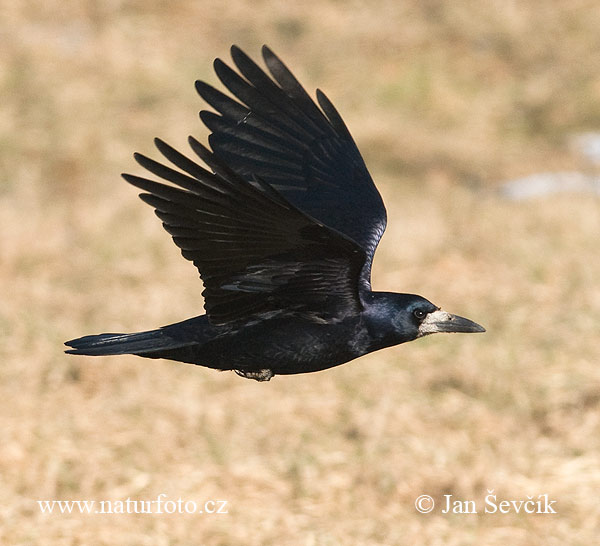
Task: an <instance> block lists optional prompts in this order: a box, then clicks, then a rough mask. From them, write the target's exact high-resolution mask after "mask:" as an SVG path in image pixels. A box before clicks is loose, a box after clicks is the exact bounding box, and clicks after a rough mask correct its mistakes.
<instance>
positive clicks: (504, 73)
mask: <svg viewBox="0 0 600 546" xmlns="http://www.w3.org/2000/svg"><path fill="white" fill-rule="evenodd" d="M599 28H600V7H599V6H598V3H597V2H595V1H583V0H572V1H570V2H561V1H559V0H548V1H547V2H544V3H542V4H541V3H539V2H535V1H533V0H524V1H520V2H517V1H511V0H507V1H504V2H492V1H482V0H480V1H465V2H445V1H443V0H427V1H423V0H403V1H397V0H394V1H392V0H375V1H373V2H368V3H367V2H357V1H347V2H339V1H335V0H319V1H313V0H306V1H303V2H299V3H295V4H293V3H288V4H284V3H282V2H275V1H273V0H253V1H249V0H230V1H228V2H221V1H219V2H217V1H197V2H184V1H168V2H167V1H165V0H145V1H143V2H142V1H137V0H131V1H127V0H122V1H121V0H110V1H106V2H95V1H81V0H77V1H69V0H67V1H64V0H63V1H61V2H58V1H56V0H48V1H46V2H39V1H38V2H36V1H29V2H28V1H25V0H19V1H16V2H14V1H13V2H9V1H8V0H1V1H0V36H1V43H2V47H1V52H0V89H1V97H2V101H1V102H2V104H1V106H0V143H1V144H0V238H1V243H0V248H1V251H0V283H1V285H2V287H3V290H2V293H3V296H2V300H1V301H2V303H1V305H0V375H1V381H0V396H1V399H2V410H1V411H0V483H1V487H0V506H2V508H1V510H0V543H2V544H7V545H8V544H11V545H30V544H49V545H50V544H52V545H79V544H98V545H109V544H110V545H153V546H154V545H165V546H166V545H187V544H207V545H222V546H225V545H232V546H233V545H235V546H237V545H240V544H244V545H246V544H247V545H307V546H321V545H327V546H330V545H396V544H400V545H401V544H431V545H444V546H448V545H471V544H472V545H479V544H487V545H504V544H506V543H507V541H510V543H511V544H512V545H513V546H517V545H538V544H539V545H553V544H557V545H558V544H560V545H563V544H574V545H575V544H581V545H588V544H593V543H596V541H597V537H598V536H599V532H600V504H599V497H598V491H599V490H600V412H599V404H600V366H599V364H600V346H599V343H598V339H599V324H600V288H599V287H598V278H600V258H599V255H598V244H599V240H600V239H599V235H600V202H599V198H598V194H599V193H600V189H599V187H600V185H599V183H598V177H599V176H600V165H599V163H598V161H599V159H598V133H597V132H598V131H600V70H599V67H600V33H599V32H598V29H599ZM232 43H236V44H238V45H240V46H241V47H242V48H244V49H245V50H246V51H247V52H248V53H250V54H251V55H252V56H254V57H255V58H258V56H259V52H260V46H261V45H262V44H263V43H267V44H269V45H270V47H271V48H272V49H273V50H274V51H275V52H277V53H278V54H279V55H280V56H281V57H282V58H283V59H284V61H285V62H286V63H287V64H288V66H289V67H290V68H291V69H292V70H293V71H294V72H295V74H296V75H297V76H298V77H299V79H300V80H301V81H302V83H303V84H304V85H305V87H306V88H307V90H308V91H309V92H310V94H311V95H314V89H315V88H316V87H319V88H321V89H323V90H324V91H325V92H326V93H327V94H328V96H329V97H330V98H331V99H332V101H333V102H334V104H335V105H336V106H337V108H338V109H339V110H340V112H341V113H342V115H343V117H344V119H345V120H346V122H347V124H348V126H349V128H350V130H351V131H352V133H353V135H354V137H355V139H356V141H357V143H358V145H359V148H360V149H361V151H362V153H363V155H364V157H365V160H366V162H367V165H368V166H369V169H370V171H371V174H372V175H373V178H374V179H375V180H376V182H377V184H378V187H379V189H380V191H381V193H382V195H383V197H384V200H385V202H386V206H387V209H388V216H389V227H388V230H387V232H386V235H385V236H384V238H383V241H382V243H381V245H380V249H379V251H378V254H377V256H376V260H375V270H374V287H375V289H377V290H394V291H401V292H413V293H418V294H422V295H423V296H425V297H427V298H428V299H430V300H432V301H434V302H435V303H436V304H438V305H441V306H442V307H443V308H444V309H446V310H449V311H451V312H455V313H458V314H461V315H464V316H468V317H470V318H472V319H474V320H476V321H477V322H480V323H481V324H483V325H485V326H486V327H487V329H488V332H487V333H486V334H484V335H477V336H432V337H431V338H426V339H423V340H419V341H417V342H414V343H411V344H408V345H404V346H400V347H396V348H393V349H388V350H385V351H382V352H378V353H375V354H372V355H369V356H367V357H364V358H362V359H360V360H357V361H354V362H352V363H350V364H347V365H345V366H342V367H339V368H335V369H332V370H328V371H324V372H320V373H316V374H309V375H305V376H295V377H276V378H275V379H274V380H272V381H270V382H269V383H264V384H260V383H256V382H254V381H247V380H244V379H241V378H239V377H237V376H236V375H235V374H233V373H217V372H215V371H212V370H207V369H203V368H199V367H194V366H189V365H183V364H176V363H172V362H165V361H150V360H142V359H139V358H136V357H113V358H103V359H93V358H84V357H80V358H76V357H71V356H66V355H64V354H63V352H62V351H63V346H62V343H63V341H64V340H67V339H71V338H74V337H78V336H81V335H84V334H88V333H98V332H111V331H136V330H143V329H148V328H154V327H157V326H159V325H162V324H168V323H170V322H175V321H178V320H182V319H185V318H188V317H191V316H195V315H198V314H201V313H202V298H201V296H200V293H201V290H202V287H201V284H200V282H199V280H198V276H197V272H196V270H195V268H194V267H193V266H192V265H191V264H190V263H188V262H186V261H185V260H184V259H183V258H181V256H180V254H179V250H178V249H177V248H176V247H175V245H173V243H172V242H171V240H170V238H169V236H168V235H167V234H166V233H165V232H164V231H163V229H162V227H161V225H160V222H159V221H158V219H157V218H156V217H155V216H154V214H153V213H152V211H151V209H150V208H149V207H147V206H146V205H144V204H143V203H141V202H140V201H139V199H138V198H137V197H136V191H135V189H134V188H132V187H130V186H128V185H127V184H126V183H124V182H123V181H122V180H121V179H120V177H119V174H120V173H121V172H123V171H129V172H134V173H138V174H139V173H140V169H139V168H138V167H137V166H136V165H135V163H134V161H133V159H132V157H131V154H132V152H134V151H139V152H143V153H146V154H150V155H154V156H156V154H155V152H154V151H153V146H152V138H153V137H155V136H160V137H162V138H164V139H165V140H167V141H168V142H169V143H171V144H172V145H174V146H176V147H179V148H181V149H182V150H184V151H186V148H187V144H186V138H187V135H188V134H193V135H194V136H196V137H197V138H199V139H200V140H202V141H205V139H206V135H207V131H206V129H204V128H203V127H202V126H201V124H200V122H199V120H198V118H197V112H198V111H199V110H200V109H201V108H204V107H205V106H204V105H203V104H202V102H201V101H200V99H199V97H198V96H197V95H196V94H195V91H194V88H193V82H194V80H195V79H198V78H200V79H205V80H207V81H208V82H210V83H213V84H216V82H217V80H216V77H215V76H214V74H213V72H212V66H211V63H212V60H213V59H214V58H215V57H217V56H220V57H222V58H224V59H228V58H229V53H228V50H229V46H230V45H231V44H232ZM488 490H493V491H494V494H495V495H497V499H498V502H499V501H500V500H501V499H508V500H519V499H521V500H527V498H528V497H534V499H537V498H538V495H543V494H547V495H548V497H549V498H550V499H554V500H556V504H555V505H554V508H555V509H556V510H557V512H558V513H557V514H556V515H551V514H523V513H521V514H515V513H510V514H505V515H502V514H485V513H483V508H484V506H485V505H484V498H485V497H486V495H488ZM160 494H164V495H166V497H165V498H166V499H169V500H177V499H178V498H182V499H183V500H184V501H187V500H193V501H197V502H199V503H200V502H204V501H205V500H211V499H223V500H227V501H228V505H227V508H228V512H229V513H228V514H226V515H217V514H215V515H208V514H203V515H198V514H195V515H187V514H172V515H166V514H163V515H148V514H116V515H94V514H90V515H81V514H79V513H76V512H77V510H76V511H75V512H73V513H71V514H60V513H53V514H51V515H49V514H42V513H41V512H40V509H39V507H38V504H37V500H52V499H58V500H64V499H74V500H85V499H90V500H96V501H101V500H113V501H114V500H123V501H124V500H126V499H127V498H131V499H132V500H152V499H156V498H157V496H158V495H160ZM422 494H428V495H431V496H432V498H433V499H434V500H435V502H436V503H437V506H436V508H435V509H434V510H433V511H432V512H431V513H429V514H420V513H419V512H417V511H416V510H415V507H414V502H415V499H416V498H417V497H418V496H419V495H422ZM444 495H452V496H453V499H462V500H474V501H475V502H476V503H477V507H478V509H479V513H477V514H451V513H448V514H444V513H442V511H441V508H442V506H443V504H444V502H445V501H444V499H445V497H444Z"/></svg>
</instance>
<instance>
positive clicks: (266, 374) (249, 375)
mask: <svg viewBox="0 0 600 546" xmlns="http://www.w3.org/2000/svg"><path fill="white" fill-rule="evenodd" d="M233 371H234V372H235V373H237V374H238V375H240V376H242V377H245V378H246V379H254V380H255V381H268V380H269V379H271V377H273V376H274V375H275V374H274V373H273V371H272V370H270V369H268V368H264V369H262V370H258V371H255V372H249V371H245V370H233Z"/></svg>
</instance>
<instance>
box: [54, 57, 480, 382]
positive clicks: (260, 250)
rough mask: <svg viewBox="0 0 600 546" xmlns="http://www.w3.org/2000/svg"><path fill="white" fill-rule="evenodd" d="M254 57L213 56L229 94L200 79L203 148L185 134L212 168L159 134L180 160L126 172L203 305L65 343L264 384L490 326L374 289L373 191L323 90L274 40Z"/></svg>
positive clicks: (168, 152) (376, 229)
mask: <svg viewBox="0 0 600 546" xmlns="http://www.w3.org/2000/svg"><path fill="white" fill-rule="evenodd" d="M262 53H263V57H264V61H265V63H266V66H267V68H268V71H269V72H270V76H269V75H267V73H265V71H263V69H261V68H260V67H259V66H258V65H257V64H256V63H254V61H252V60H251V59H250V58H249V57H248V56H247V55H246V54H245V53H244V52H243V51H242V50H240V49H239V48H238V47H236V46H234V47H232V49H231V54H232V58H233V62H234V64H235V66H236V67H237V70H238V71H239V73H237V72H235V71H234V70H233V69H232V68H230V67H229V66H228V65H227V64H225V63H224V62H223V61H221V60H220V59H217V60H216V61H215V63H214V68H215V71H216V73H217V75H218V77H219V79H220V80H221V82H222V83H223V85H224V86H225V87H226V88H227V89H228V90H229V92H230V93H231V94H232V95H233V96H234V97H235V98H231V97H229V96H227V95H225V94H223V93H221V92H220V91H218V90H217V89H215V88H214V87H211V86H210V85H208V84H206V83H204V82H201V81H198V82H196V89H197V91H198V93H199V94H200V96H201V97H202V98H203V99H204V100H205V101H206V102H207V103H208V104H209V105H210V106H211V107H212V108H213V109H214V110H215V111H216V113H215V112H210V111H202V112H201V113H200V118H201V119H202V121H203V122H204V124H205V125H206V126H207V127H208V129H209V130H210V131H211V134H210V137H209V144H210V148H211V149H208V148H206V147H204V146H203V145H202V144H200V143H199V142H198V141H197V140H195V139H194V138H192V137H190V139H189V143H190V146H191V149H192V150H193V152H194V153H195V154H196V155H197V156H198V157H199V158H200V159H201V160H202V161H203V162H204V163H205V164H206V166H207V167H208V169H207V168H206V167H202V166H201V165H199V164H198V163H197V162H196V161H194V160H192V159H189V158H188V157H187V156H185V155H183V154H181V153H180V152H178V151H176V150H175V149H173V148H172V147H170V146H169V145H168V144H166V143H165V142H163V141H162V140H159V139H156V140H155V143H156V147H157V148H158V150H159V152H160V153H161V154H162V155H163V156H164V157H165V158H166V159H167V160H168V161H169V162H170V163H171V164H172V165H173V167H176V169H175V168H173V167H170V166H166V165H163V164H161V163H158V162H156V161H154V160H153V159H150V158H148V157H146V156H143V155H141V154H135V159H136V160H137V162H138V163H139V164H140V165H141V166H142V167H144V168H145V169H147V170H148V171H150V172H151V173H152V174H154V175H155V176H157V177H158V178H161V179H163V180H164V181H167V182H168V183H169V184H165V183H163V182H156V181H152V180H149V179H147V178H142V177H139V176H134V175H130V174H124V175H123V177H124V178H125V180H126V181H127V182H129V183H130V184H133V185H134V186H136V187H137V188H139V189H141V190H142V191H143V193H141V194H140V197H141V199H142V200H143V201H144V202H146V203H148V204H149V205H150V206H151V207H153V208H154V209H155V213H156V215H157V216H158V217H159V218H160V219H161V220H162V222H163V226H164V228H165V229H166V230H167V231H168V232H169V233H170V234H171V236H172V237H173V241H174V242H175V244H176V245H177V246H178V247H179V248H180V249H181V253H182V254H183V256H184V257H185V258H187V259H188V260H190V261H192V262H193V263H194V265H195V266H196V267H197V268H198V271H199V272H200V277H201V278H202V281H203V283H204V288H205V289H204V292H203V293H202V294H203V296H204V302H205V303H204V307H205V311H206V314H205V315H202V316H199V317H195V318H191V319H188V320H184V321H183V322H179V323H177V324H171V325H169V326H163V327H162V328H158V329H156V330H150V331H147V332H138V333H133V334H100V335H89V336H85V337H82V338H79V339H74V340H72V341H68V342H67V343H66V345H68V346H69V347H71V349H69V350H68V351H67V353H71V354H79V355H117V354H135V355H139V356H143V357H148V358H167V359H170V360H177V361H181V362H188V363H192V364H199V365H201V366H206V367H209V368H215V369H218V370H234V371H236V372H237V373H238V374H239V375H241V376H244V377H247V378H251V379H256V380H258V381H266V380H269V379H270V378H271V377H273V376H274V375H284V374H297V373H305V372H315V371H318V370H324V369H326V368H331V367H333V366H337V365H339V364H343V363H345V362H348V361H349V360H352V359H355V358H357V357H359V356H362V355H364V354H366V353H370V352H372V351H377V350H379V349H383V348H384V347H390V346H392V345H398V344H400V343H404V342H407V341H412V340H414V339H416V338H419V337H422V336H425V335H428V334H433V333H436V332H484V331H485V330H484V328H483V327H481V326H479V325H478V324H476V323H475V322H472V321H471V320H468V319H466V318H462V317H459V316H456V315H451V314H449V313H446V312H444V311H442V310H440V308H439V307H437V306H436V305H434V304H433V303H431V302H429V301H428V300H426V299H425V298H422V297H421V296H416V295H412V294H396V293H389V292H374V291H372V290H371V263H372V261H373V254H374V253H375V249H376V247H377V244H378V243H379V239H380V238H381V236H382V235H383V232H384V230H385V226H386V211H385V207H384V205H383V202H382V200H381V196H380V195H379V192H378V191H377V188H376V187H375V185H374V183H373V181H372V179H371V176H370V175H369V172H368V171H367V168H366V166H365V164H364V161H363V159H362V157H361V155H360V153H359V151H358V148H357V147H356V144H355V143H354V140H353V139H352V137H351V136H350V133H349V131H348V129H347V127H346V125H345V123H344V122H343V121H342V118H341V117H340V115H339V113H338V112H337V110H336V109H335V108H334V107H333V105H332V104H331V102H330V101H329V99H328V98H327V97H326V96H325V95H324V94H323V93H322V92H321V91H317V101H318V104H319V106H317V104H316V103H315V102H314V101H313V100H312V99H311V98H310V96H309V95H308V94H307V93H306V91H305V90H304V88H303V87H302V86H301V85H300V84H299V83H298V81H297V80H296V78H295V77H294V76H293V75H292V73H291V72H290V71H289V70H288V68H287V67H286V66H285V65H284V64H283V63H282V62H281V61H280V60H279V58H278V57H277V56H275V55H274V54H273V53H272V52H271V50H270V49H268V48H267V47H266V46H265V47H263V50H262Z"/></svg>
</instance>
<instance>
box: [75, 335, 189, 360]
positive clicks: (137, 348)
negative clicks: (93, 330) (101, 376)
mask: <svg viewBox="0 0 600 546" xmlns="http://www.w3.org/2000/svg"><path fill="white" fill-rule="evenodd" d="M190 344H191V343H190V342H189V341H187V342H185V341H181V340H176V339H173V338H172V337H170V336H169V335H168V334H167V333H166V332H165V331H164V330H162V329H159V330H151V331H148V332H138V333H135V334H99V335H91V336H84V337H80V338H78V339H72V340H71V341H67V342H65V345H67V346H69V347H72V348H71V349H68V350H67V351H65V352H66V353H68V354H75V355H89V356H97V355H123V354H140V353H148V352H153V351H159V350H165V349H175V348H178V347H183V346H185V345H190Z"/></svg>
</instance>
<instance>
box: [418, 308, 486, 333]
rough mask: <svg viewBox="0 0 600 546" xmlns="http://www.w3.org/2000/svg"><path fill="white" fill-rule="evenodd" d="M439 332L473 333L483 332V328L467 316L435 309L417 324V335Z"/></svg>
mask: <svg viewBox="0 0 600 546" xmlns="http://www.w3.org/2000/svg"><path fill="white" fill-rule="evenodd" d="M441 332H464V333H469V334H470V333H475V332H485V328H484V327H483V326H480V325H479V324H477V323H476V322H473V321H472V320H469V319H468V318H464V317H459V316H458V315H451V314H450V313H446V311H441V310H437V311H434V312H433V313H429V314H428V315H427V316H426V317H425V319H424V320H423V322H421V325H420V326H419V334H418V336H417V337H422V336H426V335H429V334H437V333H441Z"/></svg>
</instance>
